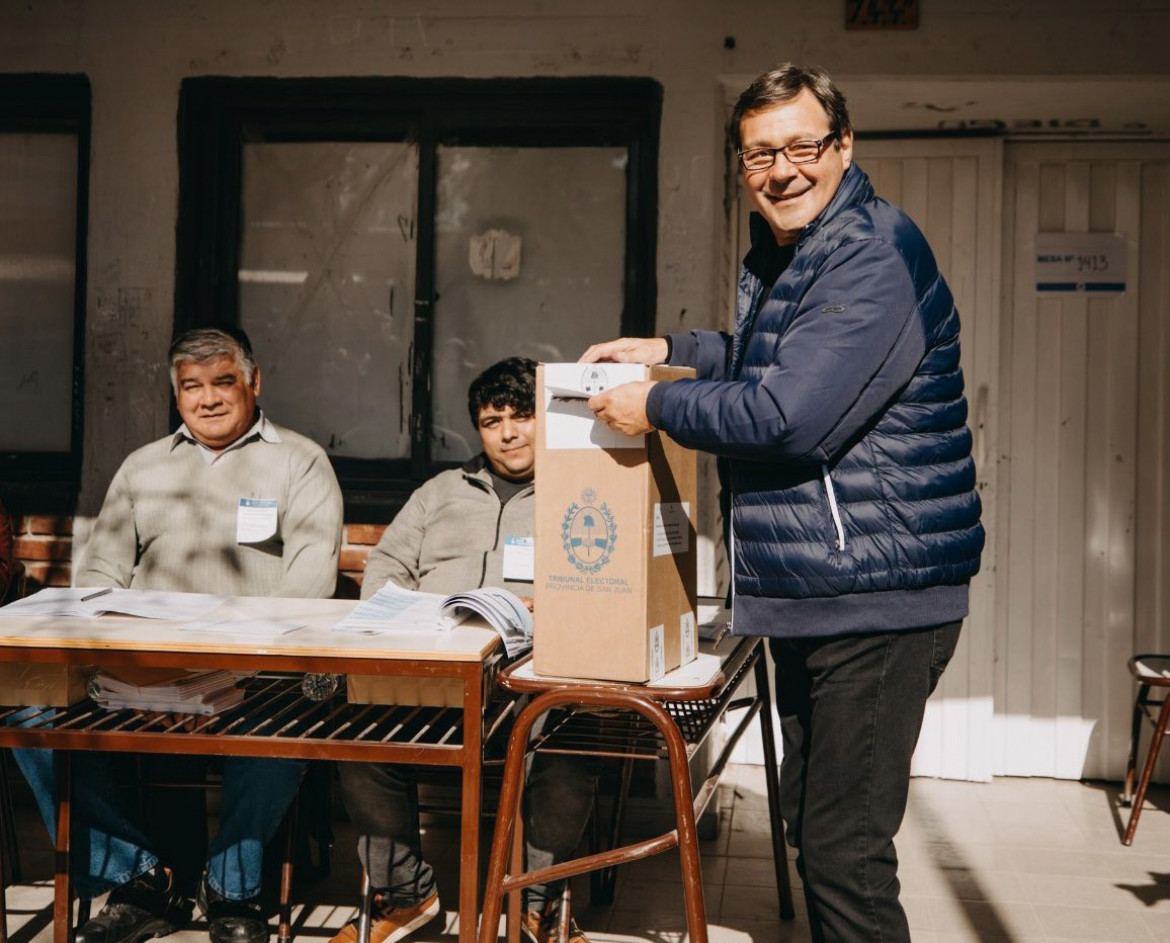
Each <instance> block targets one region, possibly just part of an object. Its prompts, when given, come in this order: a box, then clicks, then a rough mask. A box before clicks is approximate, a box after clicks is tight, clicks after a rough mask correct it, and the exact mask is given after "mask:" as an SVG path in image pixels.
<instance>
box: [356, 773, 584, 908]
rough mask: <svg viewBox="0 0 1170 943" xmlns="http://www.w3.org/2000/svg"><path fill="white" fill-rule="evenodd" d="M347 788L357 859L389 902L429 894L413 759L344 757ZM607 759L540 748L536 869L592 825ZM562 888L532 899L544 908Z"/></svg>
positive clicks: (530, 840) (530, 816)
mask: <svg viewBox="0 0 1170 943" xmlns="http://www.w3.org/2000/svg"><path fill="white" fill-rule="evenodd" d="M338 767H339V770H340V774H341V795H342V798H343V799H344V801H345V809H346V811H347V812H348V813H349V817H350V821H351V822H353V825H354V828H356V829H357V832H358V858H359V859H360V860H361V863H362V867H364V868H365V869H366V873H367V874H369V876H370V883H371V884H372V885H373V886H374V887H376V888H379V889H381V890H386V891H388V892H389V893H388V895H387V896H388V897H389V900H390V902H392V903H393V904H394V905H397V906H408V905H410V904H413V903H415V902H416V901H419V900H422V899H424V898H426V897H427V896H429V895H430V894H431V892H432V891H433V890H434V888H435V877H434V872H433V871H432V870H431V866H430V865H429V864H427V863H426V861H424V860H423V857H422V851H421V849H420V847H419V836H418V792H417V788H416V785H415V779H414V771H413V770H412V769H411V768H410V767H408V766H391V765H384V764H375V763H340V764H338ZM600 771H601V760H600V759H599V758H597V757H592V756H561V755H557V754H544V753H538V754H536V756H535V757H534V758H533V762H532V769H531V770H530V772H529V775H528V789H527V801H526V803H525V815H524V822H525V825H524V839H525V851H526V854H527V859H528V867H529V868H530V869H535V868H541V867H547V866H548V865H552V864H556V863H557V862H560V861H563V860H565V859H566V858H568V857H569V856H570V855H571V854H572V852H573V851H574V849H576V847H577V844H578V843H579V842H580V840H581V836H582V834H583V833H584V831H585V825H586V823H587V822H588V821H589V813H590V812H591V811H592V808H593V796H594V793H595V792H596V791H597V780H598V777H599V775H600ZM559 895H560V888H559V886H558V887H553V886H551V885H536V886H534V887H531V888H528V890H527V891H526V900H527V904H526V906H528V907H530V908H532V909H534V910H540V909H542V908H543V907H544V904H545V902H546V900H556V899H558V898H559Z"/></svg>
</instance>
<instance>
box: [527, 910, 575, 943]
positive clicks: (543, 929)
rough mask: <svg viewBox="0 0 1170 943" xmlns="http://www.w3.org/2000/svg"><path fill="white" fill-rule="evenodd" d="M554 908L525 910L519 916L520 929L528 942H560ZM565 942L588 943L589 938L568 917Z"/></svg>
mask: <svg viewBox="0 0 1170 943" xmlns="http://www.w3.org/2000/svg"><path fill="white" fill-rule="evenodd" d="M557 917H558V911H557V910H556V909H546V910H545V911H544V912H543V913H541V912H540V911H537V910H526V911H524V913H523V914H521V916H520V929H521V930H523V931H524V936H525V938H526V939H528V940H529V941H530V943H560V939H561V938H560V932H559V930H558V925H559V923H560V921H559V920H558V919H557ZM565 943H589V938H588V937H587V936H585V934H584V933H582V932H581V928H580V927H579V926H577V921H576V920H574V919H573V918H572V917H570V918H569V933H568V935H567V936H566V938H565Z"/></svg>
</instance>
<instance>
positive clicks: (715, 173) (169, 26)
mask: <svg viewBox="0 0 1170 943" xmlns="http://www.w3.org/2000/svg"><path fill="white" fill-rule="evenodd" d="M921 6H922V13H921V20H922V22H921V27H920V28H919V29H918V30H916V31H913V32H902V33H875V32H847V31H846V30H845V29H844V26H843V23H844V10H845V2H844V0H826V2H820V3H808V2H800V3H798V2H795V0H731V2H723V3H716V2H710V0H677V2H667V0H600V2H591V3H581V4H574V3H568V2H555V0H509V2H498V0H474V2H471V0H429V2H427V3H418V2H414V3H409V2H395V0H384V2H375V0H331V2H310V0H284V2H276V0H199V2H197V0H19V2H18V0H0V69H2V70H3V71H6V72H84V73H85V74H87V75H88V76H89V78H90V81H91V83H92V86H93V144H92V165H91V189H90V216H89V219H90V239H89V260H88V261H89V284H88V303H87V309H88V313H87V317H88V327H87V332H88V337H87V344H86V397H85V403H86V407H85V408H86V415H85V431H86V437H85V439H86V440H85V467H84V472H83V486H82V495H81V504H80V508H79V510H80V513H81V514H82V515H86V514H92V513H94V512H95V511H96V508H97V507H98V506H99V504H100V501H101V498H102V495H103V494H104V491H105V488H106V485H107V483H108V481H109V479H110V477H111V476H112V474H113V472H114V470H115V469H116V468H117V466H118V463H119V462H120V461H121V460H122V458H123V456H124V455H125V454H126V452H127V451H128V450H129V449H131V448H133V447H135V446H137V445H140V444H142V443H144V442H146V441H149V440H150V439H152V438H155V437H157V436H159V435H162V434H163V433H164V432H165V431H166V426H167V421H168V404H167V388H166V380H165V374H164V371H163V370H162V368H161V361H162V358H163V355H164V352H165V349H166V345H167V343H168V340H169V337H170V333H171V323H172V299H173V291H174V252H175V236H174V234H175V218H176V204H177V187H178V171H177V157H176V113H177V107H178V93H179V85H180V82H181V80H182V79H183V78H184V77H187V76H196V75H273V76H287V77H291V76H332V75H414V76H456V75H460V76H471V77H498V76H585V75H631V76H632V75H638V76H651V77H653V78H655V79H656V80H657V81H659V82H661V83H662V85H663V87H664V90H665V96H664V109H663V118H662V137H661V163H660V187H661V190H660V203H659V213H660V216H659V243H658V299H659V307H658V328H659V330H663V331H665V330H671V329H677V328H679V327H680V326H681V327H689V326H713V325H716V324H717V323H719V322H720V320H721V318H722V316H723V315H722V312H721V310H720V306H721V299H722V294H721V292H722V286H721V279H722V277H723V272H724V259H723V258H722V253H723V246H724V244H725V241H724V213H723V196H724V189H725V183H724V168H723V154H722V142H721V137H720V127H721V123H722V121H723V112H724V108H725V100H726V98H727V95H728V90H729V89H737V88H739V87H741V86H742V85H743V84H744V83H745V81H746V80H748V79H750V78H751V77H752V76H753V75H755V74H756V73H757V72H759V71H760V70H761V69H763V68H765V67H766V66H768V65H769V64H771V63H773V62H775V61H778V60H782V59H793V60H796V61H803V62H816V63H819V64H822V65H824V66H826V67H828V68H829V69H830V70H832V71H833V72H834V73H835V74H837V75H838V76H840V77H844V78H845V79H846V81H843V82H842V84H843V86H844V87H845V91H846V92H847V93H848V91H849V82H848V77H863V76H864V77H890V78H905V77H914V76H922V77H923V78H924V79H925V78H926V77H935V78H948V77H954V78H960V77H994V76H1069V77H1078V76H1100V77H1111V76H1118V77H1162V76H1166V75H1168V74H1170V63H1168V60H1167V58H1166V56H1165V52H1164V48H1163V47H1164V38H1165V37H1166V36H1167V35H1170V6H1168V5H1167V4H1166V3H1165V2H1161V0H1145V2H1143V0H1119V2H1115V3H1113V4H1109V5H1102V4H1099V3H1095V2H1087V0H1026V2H1025V0H963V2H960V0H922V3H921ZM861 130H864V128H862V129H861Z"/></svg>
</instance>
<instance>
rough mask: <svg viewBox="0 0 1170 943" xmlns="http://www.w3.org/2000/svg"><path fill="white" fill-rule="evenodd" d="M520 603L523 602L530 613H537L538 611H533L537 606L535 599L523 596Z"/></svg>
mask: <svg viewBox="0 0 1170 943" xmlns="http://www.w3.org/2000/svg"><path fill="white" fill-rule="evenodd" d="M520 601H521V602H522V603H524V606H525V608H526V609H527V610H528V611H529V612H535V611H536V610H535V609H533V608H532V607H533V606H534V605H535V604H536V600H534V599H533V598H532V597H531V596H521V597H520Z"/></svg>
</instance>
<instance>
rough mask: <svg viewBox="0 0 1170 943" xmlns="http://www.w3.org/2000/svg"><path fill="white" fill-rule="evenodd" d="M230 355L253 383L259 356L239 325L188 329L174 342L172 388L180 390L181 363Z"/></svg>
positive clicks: (204, 361) (210, 359)
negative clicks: (254, 356)
mask: <svg viewBox="0 0 1170 943" xmlns="http://www.w3.org/2000/svg"><path fill="white" fill-rule="evenodd" d="M224 357H230V358H231V359H232V360H234V361H235V362H236V366H237V367H239V368H240V372H241V373H242V374H243V375H244V382H245V383H248V384H249V385H250V384H251V383H252V376H253V375H254V374H255V372H256V360H255V359H254V358H253V356H252V342H251V341H250V340H248V335H247V334H245V333H244V332H243V331H241V330H240V329H239V328H222V327H197V328H195V329H194V330H191V331H185V332H184V333H182V334H180V335H179V336H178V337H176V338H175V339H174V341H173V342H172V343H171V349H170V353H169V354H168V359H169V360H170V366H171V388H172V389H174V391H175V392H176V393H178V391H179V382H178V377H179V364H181V363H207V362H209V361H212V360H220V359H222V358H224Z"/></svg>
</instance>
